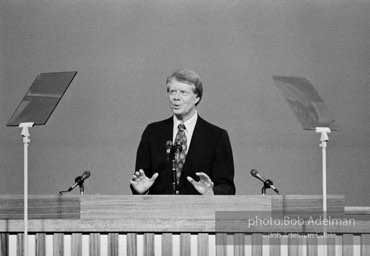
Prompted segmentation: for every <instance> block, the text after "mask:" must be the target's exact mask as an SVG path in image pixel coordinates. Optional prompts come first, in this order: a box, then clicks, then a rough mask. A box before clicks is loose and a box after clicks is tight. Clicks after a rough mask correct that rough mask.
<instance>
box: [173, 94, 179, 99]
mask: <svg viewBox="0 0 370 256" xmlns="http://www.w3.org/2000/svg"><path fill="white" fill-rule="evenodd" d="M173 99H174V100H179V99H180V92H176V93H175V95H174V97H173Z"/></svg>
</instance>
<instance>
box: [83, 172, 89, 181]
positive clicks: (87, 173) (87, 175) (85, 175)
mask: <svg viewBox="0 0 370 256" xmlns="http://www.w3.org/2000/svg"><path fill="white" fill-rule="evenodd" d="M82 177H84V178H85V179H87V178H88V177H90V172H89V171H85V172H84V174H82Z"/></svg>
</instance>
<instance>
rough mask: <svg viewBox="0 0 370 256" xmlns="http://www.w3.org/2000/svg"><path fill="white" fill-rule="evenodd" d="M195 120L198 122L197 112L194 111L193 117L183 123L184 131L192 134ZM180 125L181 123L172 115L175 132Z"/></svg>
mask: <svg viewBox="0 0 370 256" xmlns="http://www.w3.org/2000/svg"><path fill="white" fill-rule="evenodd" d="M197 120H198V111H197V110H195V113H194V115H193V116H192V117H191V118H190V119H188V120H186V121H185V122H184V125H185V127H186V131H188V132H190V133H191V134H192V131H194V128H195V124H196V123H197ZM181 123H182V121H181V120H179V119H178V118H177V117H176V115H173V126H174V128H175V129H176V130H177V127H178V126H179V124H181Z"/></svg>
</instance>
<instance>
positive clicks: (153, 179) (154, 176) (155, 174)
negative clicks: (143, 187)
mask: <svg viewBox="0 0 370 256" xmlns="http://www.w3.org/2000/svg"><path fill="white" fill-rule="evenodd" d="M158 176H159V174H158V172H156V173H154V174H153V176H152V177H151V178H150V179H151V180H152V181H155V179H156V178H157V177H158Z"/></svg>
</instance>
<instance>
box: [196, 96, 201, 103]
mask: <svg viewBox="0 0 370 256" xmlns="http://www.w3.org/2000/svg"><path fill="white" fill-rule="evenodd" d="M199 101H200V97H199V96H196V98H195V104H198V102H199Z"/></svg>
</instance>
